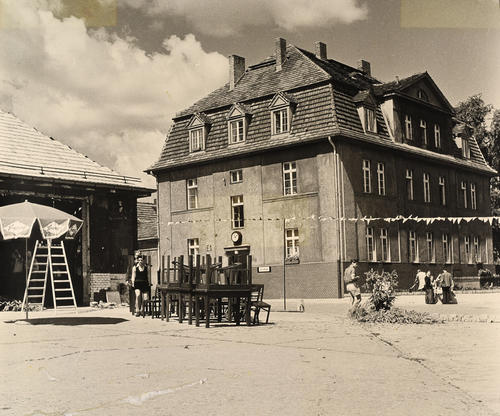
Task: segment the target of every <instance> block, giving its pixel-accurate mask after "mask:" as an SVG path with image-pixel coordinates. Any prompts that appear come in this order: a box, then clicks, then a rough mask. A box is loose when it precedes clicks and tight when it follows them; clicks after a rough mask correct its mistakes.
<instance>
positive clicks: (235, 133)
mask: <svg viewBox="0 0 500 416" xmlns="http://www.w3.org/2000/svg"><path fill="white" fill-rule="evenodd" d="M243 141H245V122H244V120H243V119H242V118H240V119H238V120H231V121H229V143H240V142H243Z"/></svg>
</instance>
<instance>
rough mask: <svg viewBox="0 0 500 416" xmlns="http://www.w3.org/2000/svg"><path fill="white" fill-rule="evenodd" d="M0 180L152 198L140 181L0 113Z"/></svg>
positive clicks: (151, 190) (13, 117)
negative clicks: (65, 185) (89, 187)
mask: <svg viewBox="0 0 500 416" xmlns="http://www.w3.org/2000/svg"><path fill="white" fill-rule="evenodd" d="M0 176H11V177H23V178H31V179H36V180H49V181H56V182H70V183H77V184H81V185H93V186H100V187H106V188H123V189H127V190H131V191H136V192H138V193H141V194H151V193H152V192H154V191H155V190H154V189H149V188H147V187H146V186H145V185H144V184H143V182H142V181H141V180H140V179H139V178H134V177H131V176H125V175H121V174H119V173H118V172H115V171H113V170H111V169H109V168H107V167H105V166H102V165H100V164H98V163H97V162H94V161H93V160H91V159H89V158H88V157H87V156H85V155H83V154H81V153H79V152H77V151H76V150H74V149H72V148H71V147H69V146H67V145H65V144H63V143H61V142H59V141H58V140H55V139H53V138H52V137H49V136H46V135H44V134H43V133H41V132H39V131H38V130H37V129H35V128H33V127H31V126H29V125H27V124H26V123H24V122H22V121H21V120H19V119H18V118H17V117H16V116H14V115H13V114H11V113H7V112H4V111H1V110H0Z"/></svg>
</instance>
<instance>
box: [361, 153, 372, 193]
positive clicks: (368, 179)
mask: <svg viewBox="0 0 500 416" xmlns="http://www.w3.org/2000/svg"><path fill="white" fill-rule="evenodd" d="M363 191H364V192H365V193H367V194H369V193H371V191H372V176H371V172H370V161H369V160H363Z"/></svg>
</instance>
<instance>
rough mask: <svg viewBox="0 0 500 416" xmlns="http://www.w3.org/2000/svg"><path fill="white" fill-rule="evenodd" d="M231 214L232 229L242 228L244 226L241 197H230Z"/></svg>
mask: <svg viewBox="0 0 500 416" xmlns="http://www.w3.org/2000/svg"><path fill="white" fill-rule="evenodd" d="M231 214H232V218H231V219H232V222H233V228H242V227H244V226H245V217H244V214H243V195H237V196H232V197H231Z"/></svg>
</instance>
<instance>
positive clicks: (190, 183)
mask: <svg viewBox="0 0 500 416" xmlns="http://www.w3.org/2000/svg"><path fill="white" fill-rule="evenodd" d="M186 187H187V208H188V209H195V208H198V179H188V180H187V181H186Z"/></svg>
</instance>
